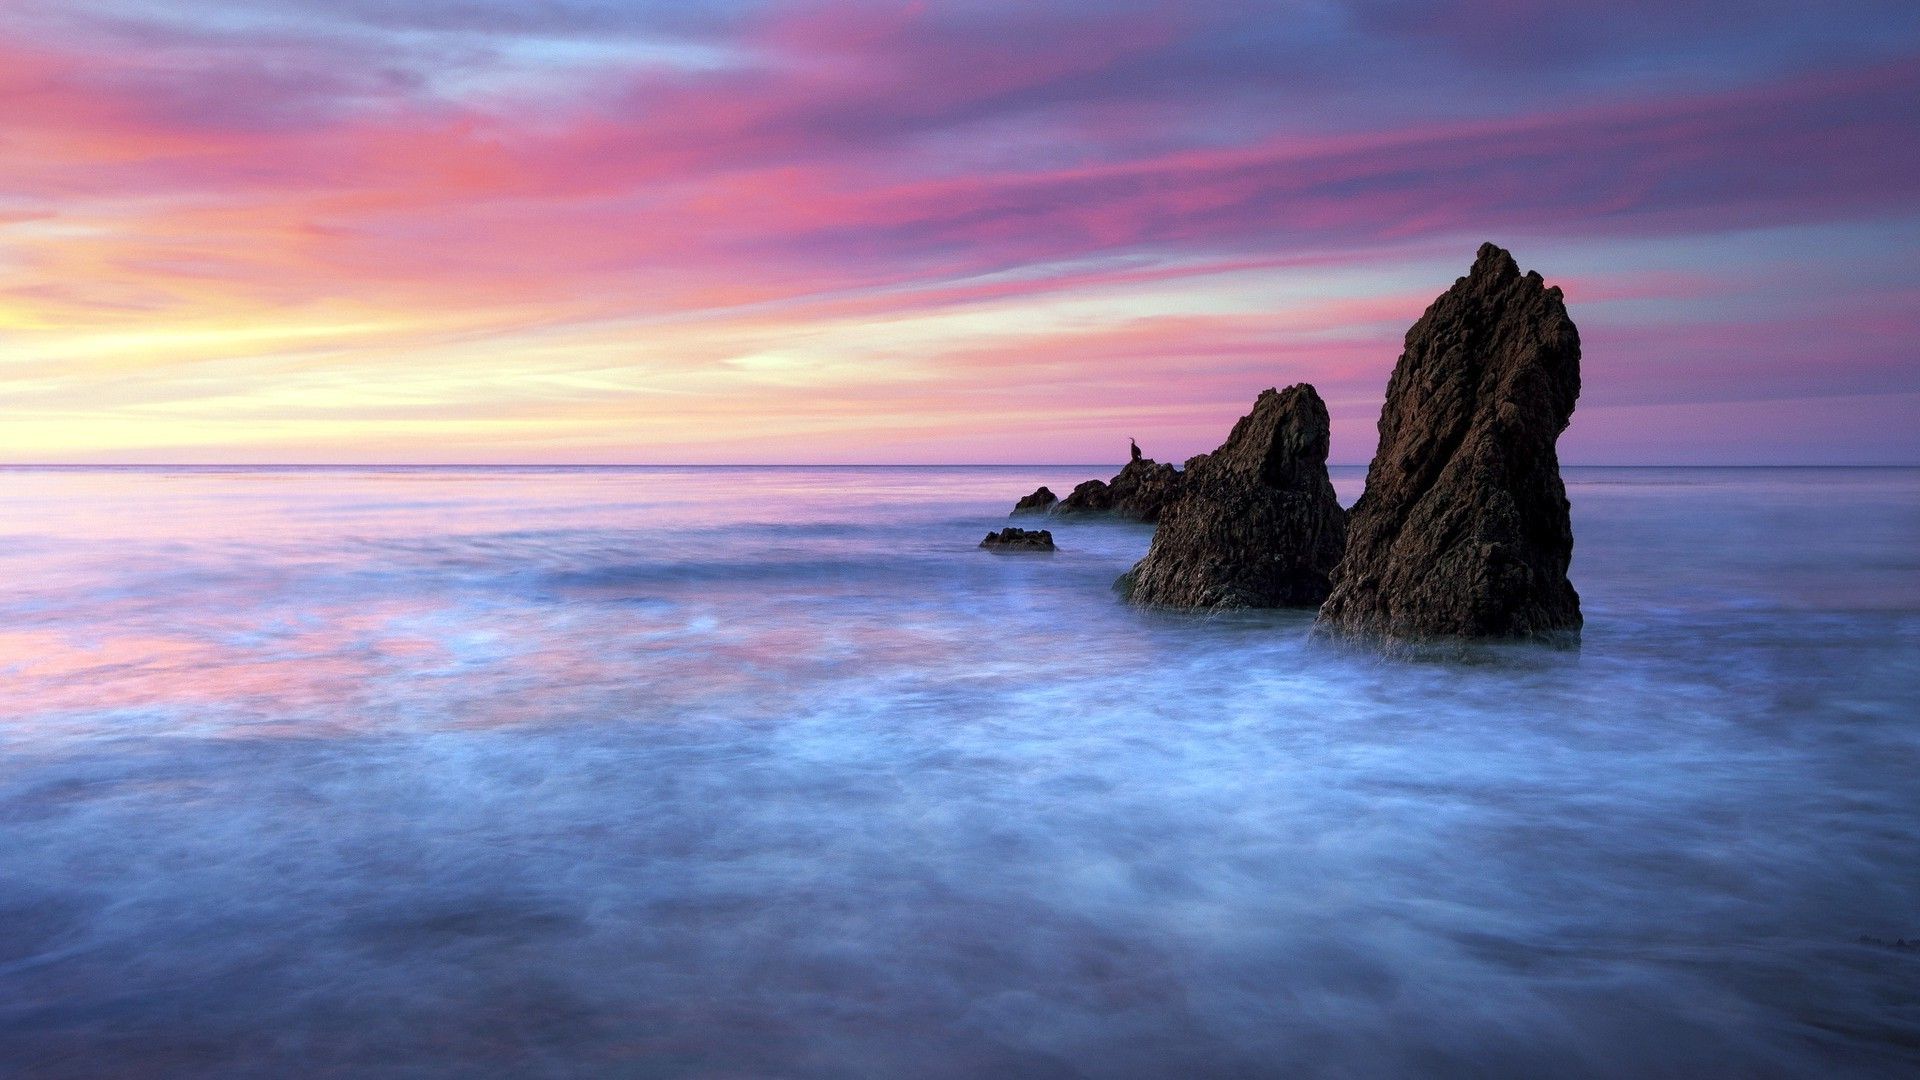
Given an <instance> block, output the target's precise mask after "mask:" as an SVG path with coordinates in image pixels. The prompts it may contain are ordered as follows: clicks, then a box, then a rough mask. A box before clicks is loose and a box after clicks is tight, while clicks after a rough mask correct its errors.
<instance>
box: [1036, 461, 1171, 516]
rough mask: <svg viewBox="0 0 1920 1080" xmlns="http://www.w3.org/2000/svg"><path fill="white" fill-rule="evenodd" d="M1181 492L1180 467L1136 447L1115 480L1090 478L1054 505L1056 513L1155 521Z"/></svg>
mask: <svg viewBox="0 0 1920 1080" xmlns="http://www.w3.org/2000/svg"><path fill="white" fill-rule="evenodd" d="M1179 493H1180V470H1178V469H1176V468H1174V467H1173V466H1172V465H1170V464H1162V463H1160V462H1157V461H1155V460H1153V459H1152V458H1150V457H1142V456H1141V455H1140V447H1139V446H1138V445H1135V446H1134V447H1133V448H1132V454H1131V458H1130V460H1129V461H1128V462H1127V463H1126V465H1125V466H1124V467H1122V468H1121V470H1120V471H1119V473H1117V474H1116V475H1115V476H1114V478H1113V479H1112V480H1105V481H1102V480H1088V481H1087V482H1086V483H1083V484H1081V485H1079V486H1078V487H1075V488H1074V489H1073V493H1072V494H1070V495H1068V496H1067V497H1066V498H1065V499H1062V500H1061V501H1060V505H1058V506H1056V507H1054V509H1053V512H1054V513H1056V514H1112V515H1114V516H1115V517H1123V518H1129V519H1131V520H1134V521H1146V522H1155V521H1159V520H1160V513H1161V511H1162V510H1164V509H1165V508H1166V506H1167V504H1169V503H1171V502H1172V501H1173V500H1174V498H1175V496H1177V495H1179Z"/></svg>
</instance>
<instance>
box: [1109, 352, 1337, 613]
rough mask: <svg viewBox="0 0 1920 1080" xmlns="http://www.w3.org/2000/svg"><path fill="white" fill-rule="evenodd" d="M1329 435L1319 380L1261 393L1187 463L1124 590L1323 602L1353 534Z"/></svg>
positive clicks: (1196, 599) (1194, 600)
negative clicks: (1338, 493) (1330, 464)
mask: <svg viewBox="0 0 1920 1080" xmlns="http://www.w3.org/2000/svg"><path fill="white" fill-rule="evenodd" d="M1327 443H1328V430H1327V406H1326V404H1325V403H1324V402H1322V401H1321V400H1320V395H1319V394H1317V393H1315V392H1314V389H1313V387H1311V386H1308V385H1306V384H1305V383H1302V384H1300V385H1298V386H1289V387H1287V388H1286V389H1285V390H1267V391H1265V392H1264V393H1262V394H1261V395H1260V397H1259V399H1258V400H1256V401H1255V402H1254V403H1253V411H1252V412H1250V413H1248V414H1247V415H1246V416H1243V417H1241V418H1240V422H1239V423H1237V424H1235V425H1234V427H1233V433H1232V434H1230V435H1228V436H1227V441H1226V442H1225V443H1223V444H1222V445H1221V447H1220V448H1219V449H1218V450H1215V451H1214V452H1213V453H1211V454H1203V455H1201V456H1199V457H1196V458H1194V459H1192V460H1191V461H1189V462H1187V468H1186V471H1185V472H1184V473H1183V474H1181V480H1180V494H1179V498H1177V499H1175V500H1174V501H1173V502H1172V504H1171V505H1169V506H1168V507H1167V508H1166V510H1165V512H1164V513H1163V514H1162V515H1161V518H1160V528H1159V529H1158V530H1156V531H1155V532H1154V534H1153V546H1152V548H1150V549H1149V550H1148V551H1147V557H1146V558H1144V559H1142V560H1140V562H1139V564H1138V565H1136V566H1135V567H1134V568H1133V570H1132V571H1131V572H1129V573H1128V574H1127V575H1126V576H1125V577H1123V578H1121V579H1120V583H1119V587H1120V589H1121V591H1122V592H1123V593H1124V594H1125V595H1126V597H1127V599H1129V600H1131V601H1133V602H1134V603H1137V604H1155V605H1162V606H1167V607H1183V608H1242V607H1313V606H1316V605H1318V604H1319V603H1320V601H1322V600H1324V599H1326V596H1327V591H1328V589H1329V588H1330V578H1331V575H1332V573H1333V569H1334V566H1335V565H1336V564H1337V563H1338V562H1339V561H1340V553H1341V547H1342V543H1343V541H1344V539H1345V535H1346V512H1345V511H1344V510H1342V509H1341V508H1340V502H1339V500H1338V499H1337V498H1336V497H1335V496H1334V493H1333V483H1332V481H1330V480H1329V479H1328V478H1327Z"/></svg>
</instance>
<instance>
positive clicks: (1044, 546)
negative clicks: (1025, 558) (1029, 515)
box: [980, 528, 1054, 551]
mask: <svg viewBox="0 0 1920 1080" xmlns="http://www.w3.org/2000/svg"><path fill="white" fill-rule="evenodd" d="M980 546H981V547H983V548H990V549H992V550H996V551H1052V550H1053V549H1054V548H1053V534H1052V533H1050V532H1048V531H1047V530H1045V529H1015V528H1005V529H1001V530H1000V531H999V532H997V533H991V532H990V533H988V534H987V538H986V539H985V540H982V541H980Z"/></svg>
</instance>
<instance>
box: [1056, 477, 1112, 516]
mask: <svg viewBox="0 0 1920 1080" xmlns="http://www.w3.org/2000/svg"><path fill="white" fill-rule="evenodd" d="M1112 509H1113V492H1111V491H1109V490H1107V482H1106V481H1105V480H1088V481H1086V482H1084V483H1081V484H1076V485H1075V486H1074V489H1073V490H1072V491H1071V492H1068V493H1067V497H1066V498H1064V499H1061V500H1060V505H1059V506H1056V507H1054V508H1053V512H1054V513H1056V514H1104V513H1106V512H1108V511H1109V510H1112Z"/></svg>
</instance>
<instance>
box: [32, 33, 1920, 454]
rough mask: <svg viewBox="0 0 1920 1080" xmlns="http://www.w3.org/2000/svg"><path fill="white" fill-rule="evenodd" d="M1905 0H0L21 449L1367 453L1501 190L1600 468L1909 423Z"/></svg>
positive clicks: (1910, 194)
mask: <svg viewBox="0 0 1920 1080" xmlns="http://www.w3.org/2000/svg"><path fill="white" fill-rule="evenodd" d="M1916 118H1920V4H1915V3H1913V2H1912V0H1892V2H1871V0H1833V2H1824V3H1820V4H1810V3H1804V2H1799V0H1795V2H1777V0H1623V2H1617V3H1610V4H1603V3H1593V4H1586V3H1582V4H1544V3H1543V4H1534V3H1524V2H1520V0H1392V2H1372V0H1368V2H1336V0H1307V2H1298V3H1271V4H1263V3H1257V2H1249V0H1232V2H1220V0H1184V2H1152V3H1129V2H1125V0H1121V2H1112V0H1102V2H1085V0H1073V2H1067V3H1044V2H1037V0H1008V2H1003V0H972V2H967V3H880V2H855V3H787V2H774V3H758V2H754V3H734V2H719V3H699V2H694V0H676V2H662V3H654V2H623V3H616V2H611V0H419V2H414V3H406V2H401V0H64V2H52V0H0V461H11V462H76V463H84V462H502V463H505V462H583V463H589V462H633V463H682V462H684V463H757V462H790V463H815V462H820V463H826V462H882V463H894V462H897V463H918V462H981V463H995V462H1005V463H1025V462H1113V463H1116V464H1117V463H1118V462H1120V461H1121V460H1123V459H1124V456H1125V453H1126V440H1127V439H1128V438H1130V437H1131V438H1137V439H1138V440H1139V441H1140V443H1141V446H1142V447H1143V448H1144V449H1145V450H1146V452H1147V453H1148V454H1149V455H1150V456H1154V457H1158V458H1160V459H1162V460H1176V461H1177V460H1181V459H1184V458H1185V457H1186V456H1188V455H1191V454H1195V453H1199V452H1202V451H1205V450H1208V449H1211V448H1212V447H1213V446H1215V445H1217V444H1218V442H1219V441H1220V440H1221V439H1222V438H1223V437H1224V436H1225V434H1226V431H1227V429H1228V428H1229V427H1230V426H1231V424H1232V422H1233V420H1234V419H1235V418H1237V417H1238V416H1240V415H1241V414H1242V413H1244V412H1245V411H1246V409H1247V408H1248V407H1249V406H1250V405H1251V404H1252V402H1253V399H1254V397H1255V396H1256V395H1257V394H1258V392H1259V391H1260V390H1262V389H1264V388H1266V387H1268V386H1285V385H1287V384H1290V383H1294V382H1302V381H1305V382H1311V383H1313V384H1314V385H1315V386H1316V387H1318V389H1319V390H1320V392H1321V394H1322V396H1323V397H1325V398H1326V399H1327V401H1328V404H1329V407H1330V409H1331V412H1332V415H1333V420H1334V431H1333V460H1334V461H1336V462H1342V463H1364V462H1365V461H1366V460H1367V459H1368V458H1369V457H1370V456H1371V454H1372V452H1373V447H1374V439H1375V436H1374V423H1375V420H1376V419H1377V417H1378V413H1379V408H1380V399H1381V395H1382V393H1383V391H1384V388H1385V384H1386V379H1387V375H1388V373H1389V372H1390V371H1391V370H1392V367H1393V363H1394V361H1395V359H1396V358H1397V356H1398V354H1399V351H1400V343H1401V340H1402V338H1403V336H1404V334H1405V332H1406V329H1407V327H1408V326H1409V325H1411V324H1412V322H1413V321H1414V320H1415V319H1416V318H1418V317H1419V315H1420V312H1421V311H1422V310H1423V309H1424V308H1425V306H1426V305H1427V304H1428V303H1430V302H1431V301H1432V299H1433V298H1434V297H1435V296H1436V295H1438V294H1439V293H1440V292H1441V291H1443V290H1444V289H1445V288H1446V287H1447V286H1448V285H1450V284H1451V283H1452V281H1453V280H1454V279H1455V278H1456V277H1458V276H1459V275H1461V274H1464V273H1465V272H1466V269H1467V267H1468V266H1469V265H1470V264H1471V262H1472V258H1473V253H1474V250H1475V248H1476V247H1477V246H1478V245H1479V244H1480V243H1481V242H1482V241H1487V240H1491V241H1493V242H1496V243H1499V244H1501V245H1502V246H1504V247H1507V248H1509V249H1510V250H1512V251H1513V253H1514V254H1515V256H1516V258H1517V259H1518V260H1519V262H1520V264H1521V266H1522V267H1523V268H1527V269H1533V270H1538V271H1539V272H1540V273H1541V274H1542V275H1544V276H1545V277H1546V278H1547V280H1548V281H1549V282H1551V283H1553V284H1557V285H1559V286H1561V287H1562V288H1563V290H1564V291H1565V293H1566V296H1567V304H1568V307H1569V310H1570V312H1571V314H1572V316H1573V318H1574V320H1575V322H1576V323H1577V324H1578V326H1579V328H1580V331H1581V336H1582V341H1583V345H1584V359H1583V365H1582V366H1583V382H1584V389H1583V393H1582V397H1581V400H1580V405H1579V409H1578V411H1577V412H1576V413H1575V415H1574V419H1573V424H1572V426H1571V427H1570V428H1569V429H1568V431H1567V433H1566V434H1565V435H1564V436H1563V437H1562V439H1561V456H1562V459H1563V460H1564V461H1567V462H1569V463H1574V464H1686V463H1703V464H1782V463H1809V464H1843V463H1874V464H1910V463H1920V419H1917V418H1920V345H1916V342H1917V341H1920V256H1916V254H1915V253H1916V251H1920V119H1916Z"/></svg>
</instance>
